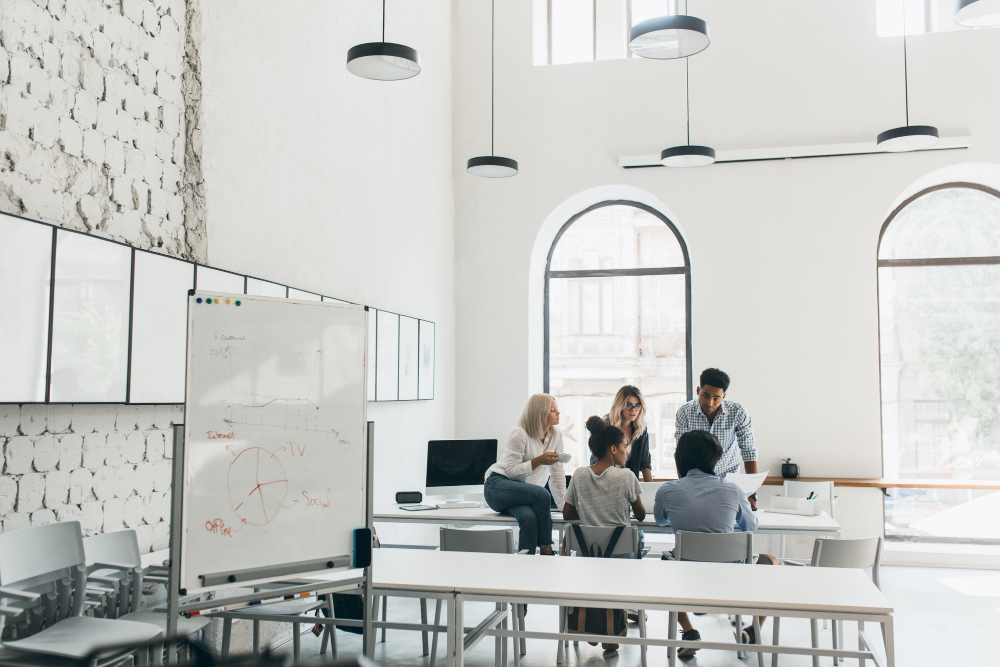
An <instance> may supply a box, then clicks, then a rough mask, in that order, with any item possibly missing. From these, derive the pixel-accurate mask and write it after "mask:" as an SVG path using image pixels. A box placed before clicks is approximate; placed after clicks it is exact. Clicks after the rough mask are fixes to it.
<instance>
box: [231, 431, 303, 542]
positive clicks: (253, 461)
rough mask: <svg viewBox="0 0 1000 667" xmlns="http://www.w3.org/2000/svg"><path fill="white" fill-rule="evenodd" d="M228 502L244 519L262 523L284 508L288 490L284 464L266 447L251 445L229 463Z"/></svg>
mask: <svg viewBox="0 0 1000 667" xmlns="http://www.w3.org/2000/svg"><path fill="white" fill-rule="evenodd" d="M227 483H228V486H229V503H230V504H231V505H232V507H233V511H234V512H235V513H236V516H238V517H239V518H240V519H241V520H243V521H246V522H247V523H248V524H250V525H252V526H263V525H265V524H266V523H268V522H270V521H271V519H273V518H274V516H275V515H276V514H277V513H278V510H279V509H281V504H282V502H283V501H284V500H285V495H286V494H287V493H288V478H287V476H286V475H285V468H284V466H282V465H281V461H279V460H278V457H276V456H275V455H274V454H272V453H271V452H269V451H267V450H266V449H264V448H263V447H249V448H247V449H244V450H243V451H242V452H240V453H239V454H237V455H236V458H235V459H233V462H232V463H231V464H229V477H228V479H227Z"/></svg>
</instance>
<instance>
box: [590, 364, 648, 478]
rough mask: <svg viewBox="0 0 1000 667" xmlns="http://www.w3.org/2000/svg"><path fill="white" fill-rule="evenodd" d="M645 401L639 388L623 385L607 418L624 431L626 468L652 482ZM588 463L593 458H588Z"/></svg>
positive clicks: (638, 476)
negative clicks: (626, 444)
mask: <svg viewBox="0 0 1000 667" xmlns="http://www.w3.org/2000/svg"><path fill="white" fill-rule="evenodd" d="M645 410H646V401H645V399H644V398H643V397H642V392H641V391H639V388H638V387H633V386H632V385H630V384H627V385H625V386H624V387H622V388H621V389H619V390H618V393H617V394H615V400H614V401H613V402H612V403H611V411H610V412H608V416H607V420H608V423H609V424H611V425H612V426H617V427H618V428H620V429H621V430H622V432H623V433H624V434H625V441H626V442H627V443H628V447H627V449H626V451H627V452H628V458H626V460H625V467H626V468H628V469H629V470H631V471H632V472H634V473H635V476H636V478H637V479H641V480H642V481H644V482H652V481H653V469H652V468H653V459H652V457H651V456H650V455H649V433H648V432H647V430H646V413H645ZM590 463H591V464H593V463H594V459H593V458H591V461H590Z"/></svg>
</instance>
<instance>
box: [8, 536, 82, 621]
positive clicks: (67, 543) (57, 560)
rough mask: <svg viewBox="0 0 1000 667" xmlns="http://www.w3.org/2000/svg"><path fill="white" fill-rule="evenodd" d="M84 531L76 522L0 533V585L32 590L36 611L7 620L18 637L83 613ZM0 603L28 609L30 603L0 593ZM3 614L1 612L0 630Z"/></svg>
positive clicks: (13, 588)
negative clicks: (37, 597)
mask: <svg viewBox="0 0 1000 667" xmlns="http://www.w3.org/2000/svg"><path fill="white" fill-rule="evenodd" d="M84 561H85V557H84V553H83V533H82V531H81V530H80V523H79V522H77V521H64V522H61V523H50V524H48V525H45V526H35V527H32V528H22V529H21V530H15V531H12V532H9V533H4V534H3V535H0V586H3V587H4V588H9V589H12V590H18V591H28V592H31V593H37V594H39V595H40V596H41V597H40V598H39V600H38V602H37V604H38V608H39V609H40V611H41V613H29V614H25V615H24V616H22V617H18V618H14V619H11V620H10V622H11V623H12V624H14V625H16V626H17V628H18V629H17V632H18V635H19V636H20V635H21V634H22V633H24V636H27V635H30V634H34V633H36V632H38V631H40V630H43V629H45V628H47V627H50V626H51V625H53V624H54V623H57V622H59V621H61V620H63V619H65V618H71V617H75V616H80V615H82V614H83V604H84V600H85V591H86V589H87V568H86V566H85V565H84ZM0 604H6V606H8V607H14V608H27V607H33V606H35V603H25V602H19V601H15V600H14V599H12V598H9V597H4V596H3V595H2V594H0ZM3 625H4V619H3V617H2V616H0V629H2V627H3Z"/></svg>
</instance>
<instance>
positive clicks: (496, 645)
mask: <svg viewBox="0 0 1000 667" xmlns="http://www.w3.org/2000/svg"><path fill="white" fill-rule="evenodd" d="M496 605H497V611H502V610H503V605H502V604H501V603H499V602H497V603H496ZM501 623H502V622H501ZM501 643H504V644H506V643H507V640H506V639H505V638H504V637H499V636H497V637H495V638H494V639H493V651H494V654H495V655H494V656H493V663H494V664H495V665H496V667H500V660H501V659H502V658H503V656H502V655H500V654H501V653H502V652H503V649H502V647H501Z"/></svg>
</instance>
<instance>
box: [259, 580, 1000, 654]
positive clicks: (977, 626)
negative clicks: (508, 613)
mask: <svg viewBox="0 0 1000 667" xmlns="http://www.w3.org/2000/svg"><path fill="white" fill-rule="evenodd" d="M882 588H883V590H884V591H885V593H886V596H887V597H888V598H889V600H890V601H892V603H893V604H894V605H895V607H896V665H897V667H921V666H924V665H927V666H931V665H934V666H938V665H946V664H947V665H970V666H973V665H975V666H978V665H984V666H991V665H1000V652H998V650H997V648H996V647H997V644H996V641H997V638H998V636H1000V571H986V570H949V569H936V568H918V567H883V568H882ZM433 609H434V606H433V602H430V603H429V613H430V614H431V617H432V618H433ZM491 609H493V605H492V604H486V603H470V604H468V605H466V624H467V625H474V624H475V622H477V621H478V619H479V618H481V617H482V616H484V615H485V614H486V613H487V610H491ZM556 614H557V612H556V608H555V607H549V606H542V605H532V606H531V608H530V610H529V613H528V617H527V623H528V628H529V629H531V628H538V629H544V630H553V629H555V627H556ZM442 617H443V613H442ZM419 618H420V613H419V606H418V602H417V601H416V600H412V599H405V598H390V600H389V619H390V620H399V621H404V622H416V621H418V620H419ZM694 624H695V627H697V628H698V629H699V630H700V631H701V634H702V637H703V638H705V639H709V640H712V639H715V640H719V641H728V640H730V638H731V637H732V634H731V633H732V626H731V625H730V624H729V622H728V620H727V619H726V617H724V616H696V617H694ZM666 626H667V614H666V612H651V613H650V614H649V622H648V628H649V634H650V636H660V637H666V636H667V627H666ZM856 627H857V626H856V624H851V623H845V634H846V635H847V638H848V639H847V641H848V644H847V645H848V646H849V647H852V648H853V647H855V646H857V639H856V637H857V634H856ZM870 627H871V626H870ZM872 629H874V628H872ZM763 632H764V637H765V639H766V640H769V639H770V636H771V634H770V633H771V622H770V621H767V622H765V624H764V630H763ZM637 634H638V630H637V628H636V627H635V626H634V625H632V626H631V628H630V631H629V635H630V636H632V635H637ZM337 636H338V641H339V644H340V651H341V655H344V656H346V655H356V654H358V653H360V652H361V639H360V637H359V636H357V635H352V634H348V633H345V632H338V633H337ZM821 637H822V641H823V643H824V645H825V646H829V645H830V633H829V630H826V631H821ZM379 640H381V632H379ZM781 643H782V644H792V645H801V646H808V645H809V623H808V621H806V620H804V619H784V620H783V621H782V625H781ZM440 644H441V645H440V647H439V658H438V663H437V664H438V665H441V667H444V665H445V662H444V639H443V637H442V638H441V640H440ZM278 650H279V651H280V652H287V651H291V642H288V643H286V644H285V645H283V646H282V647H280V648H279V649H278ZM420 654H421V641H420V634H419V633H416V632H406V631H402V630H389V631H388V634H387V636H386V642H385V643H381V641H380V642H379V643H378V644H377V645H376V649H375V662H377V663H378V664H379V665H383V666H385V667H390V666H392V667H395V666H397V665H427V664H429V660H430V658H427V657H421V655H420ZM555 655H556V645H555V642H552V641H544V640H532V639H529V640H528V653H527V655H526V656H525V657H524V658H523V662H522V665H524V666H525V667H541V666H543V665H544V666H545V667H550V666H553V665H555ZM493 657H494V644H493V639H490V638H488V639H484V640H483V641H482V642H481V643H480V644H479V645H478V646H477V647H476V648H475V649H473V651H472V652H471V653H468V654H466V664H467V665H469V666H470V667H490V666H492V665H493ZM302 658H303V660H302V662H303V663H304V664H307V665H322V664H324V663H325V662H327V661H328V660H329V653H327V657H326V658H323V657H321V656H320V655H319V640H317V639H315V638H314V637H313V635H312V634H311V633H307V634H305V635H304V636H303V638H302ZM769 658H770V656H768V659H767V660H766V664H767V665H770V659H769ZM666 662H667V653H666V649H665V648H651V649H649V665H650V667H655V666H658V665H659V666H662V665H665V664H666ZM511 664H513V663H511ZM566 664H567V666H568V667H578V666H591V667H598V666H600V665H611V666H614V667H633V666H635V667H638V665H639V649H638V647H636V646H623V647H622V648H621V649H620V650H619V651H618V652H617V653H612V654H605V653H604V652H603V651H602V650H601V648H600V647H599V646H597V647H592V646H589V645H587V644H586V643H582V644H581V645H579V646H576V647H574V646H573V645H572V644H571V645H570V656H569V661H568V663H566ZM683 664H686V665H688V667H721V666H740V667H742V666H743V665H756V664H757V660H756V657H755V656H753V655H752V654H747V657H746V658H745V659H744V660H742V661H741V660H738V659H737V658H736V654H735V653H734V652H733V653H730V652H725V651H705V650H702V651H699V652H698V654H697V655H695V656H694V657H693V658H691V659H689V660H687V661H686V662H685V663H683ZM780 664H781V665H782V666H783V667H809V666H810V665H811V661H810V659H809V658H808V657H805V656H782V658H781V660H780ZM821 664H822V665H824V666H826V665H832V661H831V660H830V659H829V658H823V659H822V660H821ZM845 664H847V665H856V664H857V661H854V660H850V661H846V663H845ZM866 664H868V665H871V664H872V663H870V662H869V663H866Z"/></svg>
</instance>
